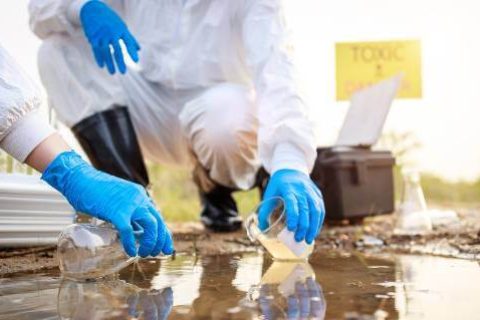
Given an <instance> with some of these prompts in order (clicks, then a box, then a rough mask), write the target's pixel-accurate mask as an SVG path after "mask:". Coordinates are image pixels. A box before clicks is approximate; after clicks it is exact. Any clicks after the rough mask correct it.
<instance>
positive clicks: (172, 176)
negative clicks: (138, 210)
mask: <svg viewBox="0 0 480 320" xmlns="http://www.w3.org/2000/svg"><path fill="white" fill-rule="evenodd" d="M148 172H149V175H150V182H151V183H152V188H151V193H152V194H153V198H154V199H155V202H156V203H157V204H158V206H159V208H160V210H161V211H162V214H163V216H164V217H165V219H166V220H168V221H176V222H185V221H197V220H198V219H199V213H200V209H201V207H200V200H199V196H198V191H197V187H196V186H195V184H194V183H193V182H192V179H191V173H190V171H188V170H185V169H179V168H170V167H168V168H167V167H165V166H162V165H158V164H149V165H148ZM234 198H235V200H236V201H237V204H238V208H239V211H240V213H241V214H242V216H244V217H245V216H247V215H248V214H249V213H250V212H251V211H252V210H253V209H254V208H255V207H256V205H257V204H258V201H259V196H258V190H257V189H253V190H250V191H239V192H235V193H234Z"/></svg>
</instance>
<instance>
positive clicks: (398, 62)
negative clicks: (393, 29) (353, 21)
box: [336, 40, 422, 100]
mask: <svg viewBox="0 0 480 320" xmlns="http://www.w3.org/2000/svg"><path fill="white" fill-rule="evenodd" d="M336 64H337V66H336V68H337V100H348V99H350V96H351V95H352V93H354V92H355V91H357V90H359V89H362V88H364V87H366V86H369V85H372V84H374V83H377V82H379V81H381V80H384V79H386V78H389V77H392V76H394V75H397V74H399V73H402V74H403V79H402V84H401V86H400V90H399V93H398V94H397V97H398V98H421V97H422V70H421V69H422V62H421V45H420V41H418V40H405V41H377V42H352V43H337V44H336Z"/></svg>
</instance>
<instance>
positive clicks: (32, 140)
mask: <svg viewBox="0 0 480 320" xmlns="http://www.w3.org/2000/svg"><path fill="white" fill-rule="evenodd" d="M39 106H40V93H39V90H38V88H37V87H36V85H35V84H34V83H33V82H32V81H31V80H30V79H29V78H28V76H27V75H26V74H25V73H24V72H23V70H22V69H21V68H20V67H19V66H18V65H17V64H16V63H15V61H14V60H13V58H12V57H10V55H9V54H8V53H7V52H6V51H5V50H4V49H3V48H2V47H1V46H0V148H1V149H4V150H5V151H6V152H7V153H8V154H10V155H11V156H13V157H14V158H15V159H17V160H19V161H21V162H23V161H25V159H26V158H27V156H28V155H29V154H30V152H32V150H33V149H34V148H35V147H36V146H37V145H38V144H39V143H40V142H42V141H43V140H44V139H45V138H47V137H48V136H49V135H51V134H52V133H53V132H54V129H53V128H52V127H51V126H50V125H48V123H47V121H45V120H42V119H41V118H40V117H39V116H38V114H37V110H38V107H39Z"/></svg>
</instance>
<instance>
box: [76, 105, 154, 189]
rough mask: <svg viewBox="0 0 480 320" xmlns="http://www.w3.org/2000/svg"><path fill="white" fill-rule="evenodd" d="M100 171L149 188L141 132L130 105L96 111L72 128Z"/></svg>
mask: <svg viewBox="0 0 480 320" xmlns="http://www.w3.org/2000/svg"><path fill="white" fill-rule="evenodd" d="M72 132H73V133H74V135H75V137H76V138H77V139H78V142H79V143H80V145H81V146H82V148H83V150H84V151H85V153H86V154H87V156H88V158H89V159H90V161H91V162H92V164H93V166H94V167H95V168H97V169H98V170H101V171H104V172H107V173H110V174H112V175H114V176H117V177H119V178H123V179H126V180H129V181H132V182H136V183H138V184H141V185H142V186H144V187H147V186H148V185H149V183H150V181H149V179H148V173H147V169H146V168H145V162H144V161H143V156H142V152H141V151H140V146H139V144H138V140H137V135H136V133H135V129H134V128H133V123H132V120H131V119H130V115H129V113H128V109H127V108H126V107H116V108H114V109H110V110H107V111H103V112H99V113H96V114H94V115H92V116H90V117H88V118H86V119H83V120H82V121H80V122H79V123H77V124H76V125H75V126H73V127H72Z"/></svg>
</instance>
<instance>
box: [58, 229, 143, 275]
mask: <svg viewBox="0 0 480 320" xmlns="http://www.w3.org/2000/svg"><path fill="white" fill-rule="evenodd" d="M57 256H58V262H59V265H60V270H61V272H62V275H63V277H65V278H68V279H75V280H87V279H96V278H101V277H104V276H106V275H109V274H112V273H115V272H118V271H120V270H121V269H123V268H125V267H126V266H128V265H129V264H131V263H132V262H134V261H135V260H136V259H138V257H129V256H128V255H127V254H126V253H125V251H124V250H123V247H122V245H121V243H120V236H119V234H118V232H117V231H116V230H115V229H114V228H113V227H112V226H111V225H109V224H102V225H99V226H98V225H92V224H72V225H70V226H68V227H67V228H65V229H64V230H63V231H62V233H61V234H60V237H59V238H58V243H57Z"/></svg>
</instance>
